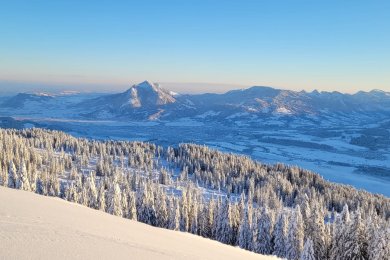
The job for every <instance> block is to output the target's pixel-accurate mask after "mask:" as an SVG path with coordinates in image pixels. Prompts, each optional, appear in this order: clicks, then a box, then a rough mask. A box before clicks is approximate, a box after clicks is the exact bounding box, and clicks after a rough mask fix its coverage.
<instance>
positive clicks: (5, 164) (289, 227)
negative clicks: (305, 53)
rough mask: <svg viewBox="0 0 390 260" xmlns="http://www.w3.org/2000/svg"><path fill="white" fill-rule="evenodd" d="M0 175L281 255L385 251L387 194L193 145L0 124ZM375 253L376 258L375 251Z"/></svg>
mask: <svg viewBox="0 0 390 260" xmlns="http://www.w3.org/2000/svg"><path fill="white" fill-rule="evenodd" d="M0 148H1V149H0V151H2V152H1V153H0V184H1V185H3V186H7V187H10V188H15V189H21V190H26V191H31V192H35V193H38V194H42V195H45V196H55V197H60V198H63V199H65V200H68V201H70V202H75V203H79V204H81V205H84V206H87V207H90V208H93V209H97V210H101V211H104V212H107V213H109V214H112V215H115V216H119V217H123V218H128V219H131V220H137V221H139V222H142V223H146V224H149V225H152V226H156V227H161V228H165V229H171V230H176V231H179V230H180V231H182V232H188V233H192V234H195V235H199V236H202V237H205V238H210V239H212V240H217V241H219V242H221V243H224V244H228V245H232V246H239V247H241V248H243V249H246V250H250V251H254V252H256V253H261V254H274V255H277V256H279V257H287V258H288V259H299V258H301V257H308V258H309V259H313V258H314V259H338V258H340V259H384V258H383V257H384V256H387V255H389V253H390V248H389V245H390V243H389V242H390V237H389V236H390V233H389V232H390V229H389V218H390V199H389V198H386V197H384V196H381V195H375V194H371V193H368V192H365V191H363V190H356V189H354V188H353V187H351V186H344V185H338V184H334V183H330V182H327V181H325V180H324V179H323V178H322V177H321V176H319V175H317V174H314V173H312V172H310V171H307V170H304V169H300V168H298V167H289V166H286V165H283V164H275V165H268V164H263V163H261V162H258V161H254V160H251V159H250V158H249V157H246V156H238V155H234V154H227V153H221V152H219V151H216V150H213V149H210V148H208V147H207V146H199V145H194V144H181V145H179V146H178V147H167V148H163V147H161V146H157V145H155V144H152V143H143V142H125V141H112V140H111V141H96V140H87V139H81V138H75V137H72V136H70V135H67V134H65V133H63V132H58V131H46V130H42V129H29V130H22V131H18V130H0ZM378 257H379V258H378Z"/></svg>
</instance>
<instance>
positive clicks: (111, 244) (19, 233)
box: [0, 187, 276, 260]
mask: <svg viewBox="0 0 390 260" xmlns="http://www.w3.org/2000/svg"><path fill="white" fill-rule="evenodd" d="M0 259H187V260H189V259H224V260H225V259H276V257H268V256H262V255H258V254H254V253H251V252H248V251H245V250H242V249H239V248H235V247H232V246H228V245H224V244H221V243H218V242H215V241H212V240H208V239H204V238H201V237H198V236H194V235H190V234H187V233H181V232H177V231H170V230H166V229H159V228H155V227H151V226H148V225H145V224H142V223H138V222H135V221H130V220H127V219H123V218H119V217H115V216H112V215H109V214H106V213H103V212H101V211H97V210H93V209H89V208H86V207H83V206H80V205H77V204H73V203H69V202H67V201H63V200H60V199H57V198H52V197H44V196H40V195H36V194H34V193H31V192H24V191H20V190H13V189H8V188H4V187H0Z"/></svg>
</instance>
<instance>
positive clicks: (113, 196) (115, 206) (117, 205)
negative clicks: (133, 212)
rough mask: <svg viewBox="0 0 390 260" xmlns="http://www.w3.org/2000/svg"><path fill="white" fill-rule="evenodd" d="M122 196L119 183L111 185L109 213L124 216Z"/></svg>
mask: <svg viewBox="0 0 390 260" xmlns="http://www.w3.org/2000/svg"><path fill="white" fill-rule="evenodd" d="M121 200H122V196H121V189H120V187H119V184H118V183H114V184H113V185H111V189H110V190H109V192H108V203H109V204H108V211H107V212H108V213H110V214H112V215H115V216H122V214H123V212H122V201H121Z"/></svg>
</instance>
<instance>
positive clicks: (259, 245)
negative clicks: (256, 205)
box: [254, 207, 273, 255]
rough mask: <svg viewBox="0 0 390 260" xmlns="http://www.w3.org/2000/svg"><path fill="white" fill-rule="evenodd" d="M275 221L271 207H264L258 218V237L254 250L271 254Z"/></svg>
mask: <svg viewBox="0 0 390 260" xmlns="http://www.w3.org/2000/svg"><path fill="white" fill-rule="evenodd" d="M272 226H273V221H272V217H271V214H270V212H269V209H268V208H267V207H263V208H262V210H261V214H260V216H259V218H258V219H257V239H256V240H255V246H254V250H255V252H258V253H260V254H263V255H264V254H265V255H270V254H271V253H272V252H273V244H272Z"/></svg>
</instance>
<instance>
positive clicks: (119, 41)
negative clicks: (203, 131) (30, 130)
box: [0, 0, 390, 92]
mask: <svg viewBox="0 0 390 260" xmlns="http://www.w3.org/2000/svg"><path fill="white" fill-rule="evenodd" d="M144 79H148V80H151V81H155V82H163V83H164V82H166V83H167V85H170V84H171V83H194V82H195V83H197V82H202V83H218V84H216V85H215V84H210V85H208V84H201V85H199V87H198V89H197V87H196V84H172V86H175V90H176V91H182V92H191V91H203V90H204V89H201V88H207V87H208V86H209V88H208V89H207V90H208V91H222V90H224V88H231V87H233V86H236V85H241V86H251V85H268V86H275V87H280V88H286V89H296V90H301V89H306V90H312V89H320V90H338V91H342V92H354V91H357V90H371V89H382V90H386V91H390V1H374V0H373V1H369V0H366V1H359V0H354V1H352V0H351V1H346V0H345V1H343V0H335V1H332V0H327V1H299V0H294V1H293V0H291V1H288V0H286V1H281V0H269V1H260V0H257V1H245V0H243V1H238V0H235V1H228V0H224V1H217V0H214V1H213V0H209V1H202V0H198V1H187V0H181V1H170V0H161V1H141V0H138V1H114V0H112V1H97V0H95V1H87V0H79V1H72V0H66V1H54V0H53V1H47V0H45V1H34V0H29V1H18V0H12V1H2V0H0V81H1V84H0V88H1V87H2V88H5V86H6V84H11V85H13V86H18V84H19V83H20V84H22V85H23V84H24V85H28V84H31V85H36V84H45V85H66V86H78V87H79V88H80V89H88V88H94V86H104V87H103V88H108V87H107V86H112V87H110V88H109V89H114V88H117V89H121V88H123V87H124V86H126V85H129V84H130V83H134V82H137V81H141V80H144ZM219 83H225V84H231V86H229V85H225V84H219ZM219 85H220V87H218V86H219ZM180 86H181V87H180ZM201 86H203V87H201ZM205 86H206V87H205Z"/></svg>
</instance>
